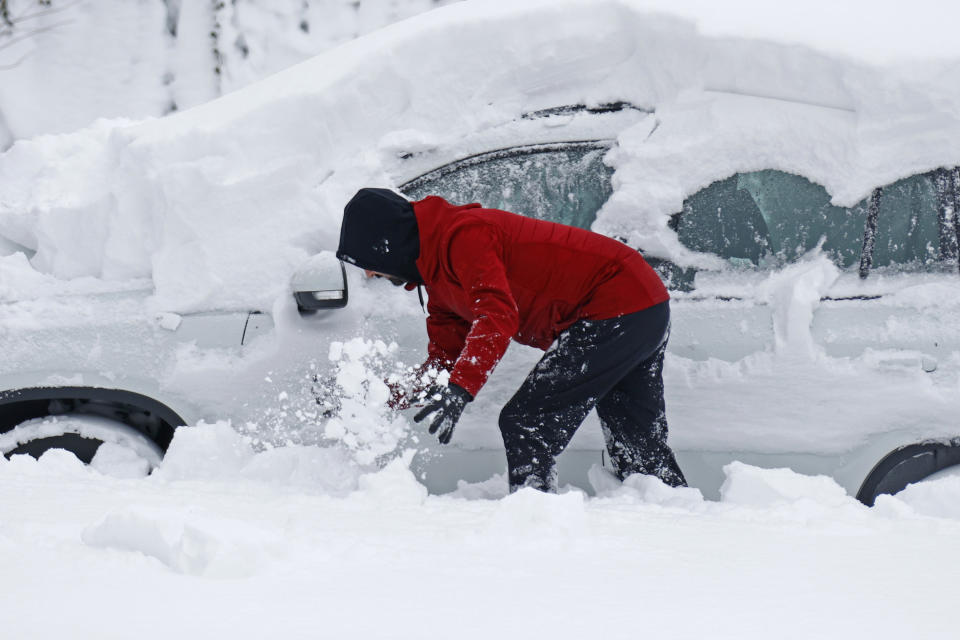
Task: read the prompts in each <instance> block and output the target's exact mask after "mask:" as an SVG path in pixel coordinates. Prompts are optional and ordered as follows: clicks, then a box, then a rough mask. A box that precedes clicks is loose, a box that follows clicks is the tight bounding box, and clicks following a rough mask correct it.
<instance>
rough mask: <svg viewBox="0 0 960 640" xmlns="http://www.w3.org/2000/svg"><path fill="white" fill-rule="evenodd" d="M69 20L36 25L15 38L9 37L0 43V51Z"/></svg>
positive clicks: (65, 23) (62, 24) (69, 21)
mask: <svg viewBox="0 0 960 640" xmlns="http://www.w3.org/2000/svg"><path fill="white" fill-rule="evenodd" d="M71 22H73V20H64V21H63V22H56V23H54V24H51V25H47V26H46V27H38V28H36V29H34V30H32V31H27V32H26V33H22V34H20V35H19V36H17V37H15V38H11V39H9V40H7V41H6V42H4V43H3V44H0V51H3V50H4V49H7V48H9V47H12V46H13V45H15V44H17V43H19V42H23V41H24V40H28V39H29V38H32V37H33V36H35V35H37V34H39V33H44V32H46V31H53V30H54V29H58V28H59V27H62V26H64V25H68V24H70V23H71Z"/></svg>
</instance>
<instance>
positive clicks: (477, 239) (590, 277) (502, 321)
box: [413, 196, 670, 396]
mask: <svg viewBox="0 0 960 640" xmlns="http://www.w3.org/2000/svg"><path fill="white" fill-rule="evenodd" d="M413 210H414V213H415V215H416V221H417V225H418V228H419V236H420V255H419V258H418V259H417V261H416V266H417V269H418V270H419V272H420V275H421V276H422V278H423V282H424V285H425V287H426V290H427V295H428V296H429V302H428V304H427V311H428V313H429V317H428V318H427V334H428V336H429V339H430V344H429V346H428V353H429V360H430V361H433V362H436V363H438V364H440V365H441V366H443V367H444V368H446V369H448V370H450V372H451V373H450V382H452V383H454V384H458V385H460V386H461V387H463V388H464V389H466V390H467V391H468V392H470V393H471V394H472V395H474V396H476V394H477V392H478V391H479V390H480V388H481V387H482V386H483V385H484V383H485V382H486V381H487V377H488V376H489V375H490V373H491V372H492V371H493V368H494V367H495V366H496V365H497V363H498V362H499V361H500V359H501V358H502V357H503V354H504V352H505V351H506V350H507V346H508V345H509V343H510V339H511V338H513V339H514V340H516V341H517V342H519V343H520V344H526V345H530V346H533V347H538V348H540V349H546V348H547V347H549V346H550V344H551V343H553V341H554V340H555V339H556V337H557V336H558V335H559V334H560V332H562V331H563V330H564V329H566V328H567V327H569V326H570V325H572V324H573V323H574V322H576V321H578V320H582V319H589V320H602V319H606V318H614V317H617V316H621V315H625V314H628V313H633V312H634V311H640V310H642V309H646V308H648V307H651V306H653V305H655V304H659V303H661V302H664V301H666V300H668V299H669V297H670V296H669V294H668V293H667V289H666V287H664V285H663V282H661V280H660V278H659V276H658V275H657V273H656V272H655V271H654V270H653V269H652V268H651V267H650V265H648V264H647V262H646V261H645V260H644V259H643V257H642V256H641V255H640V254H639V253H638V252H637V251H635V250H633V249H631V248H630V247H628V246H626V245H624V244H622V243H620V242H617V241H616V240H613V239H611V238H608V237H606V236H603V235H600V234H597V233H593V232H592V231H586V230H584V229H578V228H576V227H569V226H566V225H562V224H557V223H554V222H546V221H543V220H536V219H533V218H527V217H524V216H520V215H517V214H514V213H509V212H507V211H499V210H496V209H483V208H481V207H480V205H478V204H468V205H464V206H455V205H452V204H450V203H449V202H447V201H446V200H444V199H443V198H440V197H437V196H429V197H427V198H425V199H424V200H420V201H419V202H414V203H413Z"/></svg>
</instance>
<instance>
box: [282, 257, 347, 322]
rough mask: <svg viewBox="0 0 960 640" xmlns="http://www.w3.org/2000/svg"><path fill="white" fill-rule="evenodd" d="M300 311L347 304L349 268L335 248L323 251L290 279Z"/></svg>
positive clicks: (338, 307) (333, 307) (336, 307)
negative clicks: (338, 257) (340, 258)
mask: <svg viewBox="0 0 960 640" xmlns="http://www.w3.org/2000/svg"><path fill="white" fill-rule="evenodd" d="M290 287H291V289H293V297H294V299H295V300H296V301H297V308H298V309H299V310H300V312H301V313H313V312H314V311H318V310H320V309H340V308H342V307H345V306H347V271H346V269H344V268H343V263H342V262H340V260H338V259H337V256H336V255H334V253H333V252H332V251H321V252H320V253H318V254H317V255H315V256H313V257H312V258H310V259H309V260H307V262H306V263H305V264H304V265H303V266H301V267H300V268H299V269H297V271H296V273H294V274H293V277H292V278H291V279H290Z"/></svg>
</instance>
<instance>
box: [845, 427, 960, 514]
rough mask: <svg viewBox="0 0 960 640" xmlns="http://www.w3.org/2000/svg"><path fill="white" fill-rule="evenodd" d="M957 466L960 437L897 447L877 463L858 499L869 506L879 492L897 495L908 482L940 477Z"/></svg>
mask: <svg viewBox="0 0 960 640" xmlns="http://www.w3.org/2000/svg"><path fill="white" fill-rule="evenodd" d="M957 465H960V438H955V439H953V440H929V441H926V442H920V443H917V444H911V445H907V446H904V447H900V448H899V449H896V450H895V451H892V452H890V453H889V454H887V456H886V457H885V458H883V460H881V461H880V462H878V463H877V465H876V466H875V467H874V468H873V470H872V471H871V472H870V475H868V476H867V478H866V480H864V481H863V484H862V485H861V486H860V491H859V492H857V500H859V501H860V502H862V503H864V504H865V505H867V506H868V507H872V506H873V502H874V500H876V497H877V496H878V495H880V494H883V493H889V494H891V495H894V494H897V493H899V492H900V491H902V490H903V489H904V488H905V487H906V486H907V485H909V484H915V483H917V482H920V481H922V480H927V479H930V478H932V477H939V476H938V474H939V473H940V472H946V471H948V470H952V469H953V468H955V467H956V466H957Z"/></svg>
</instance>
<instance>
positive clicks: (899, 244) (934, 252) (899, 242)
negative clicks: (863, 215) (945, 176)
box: [873, 175, 950, 267]
mask: <svg viewBox="0 0 960 640" xmlns="http://www.w3.org/2000/svg"><path fill="white" fill-rule="evenodd" d="M937 205H938V203H937V193H936V189H935V188H934V184H933V180H932V179H931V178H930V177H929V176H925V175H918V176H912V177H910V178H906V179H905V180H900V181H899V182H895V183H893V184H891V185H889V186H886V187H884V188H883V195H882V196H881V198H880V211H879V212H878V214H877V236H876V245H875V247H874V250H873V266H874V267H886V266H891V265H914V266H918V267H922V266H927V265H931V264H933V263H935V262H937V261H938V260H939V259H940V257H941V248H940V241H941V235H944V234H941V233H940V225H939V223H938V206H937ZM944 238H945V239H946V240H950V236H949V235H944ZM947 253H949V250H948V251H947Z"/></svg>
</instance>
